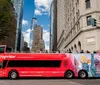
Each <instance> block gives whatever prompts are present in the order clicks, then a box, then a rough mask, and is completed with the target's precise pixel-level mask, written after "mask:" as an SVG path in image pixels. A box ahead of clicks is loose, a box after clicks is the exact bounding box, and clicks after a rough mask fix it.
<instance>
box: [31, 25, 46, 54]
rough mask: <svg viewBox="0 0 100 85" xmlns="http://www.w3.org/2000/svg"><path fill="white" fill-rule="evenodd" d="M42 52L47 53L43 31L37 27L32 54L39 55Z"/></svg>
mask: <svg viewBox="0 0 100 85" xmlns="http://www.w3.org/2000/svg"><path fill="white" fill-rule="evenodd" d="M40 51H42V52H45V44H44V40H43V29H42V27H40V26H35V27H34V33H33V46H32V52H35V53H38V52H40Z"/></svg>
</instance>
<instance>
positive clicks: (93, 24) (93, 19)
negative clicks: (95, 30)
mask: <svg viewBox="0 0 100 85" xmlns="http://www.w3.org/2000/svg"><path fill="white" fill-rule="evenodd" d="M96 25H97V20H96V19H95V18H92V26H96Z"/></svg>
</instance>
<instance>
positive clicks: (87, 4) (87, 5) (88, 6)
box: [85, 0, 91, 9]
mask: <svg viewBox="0 0 100 85" xmlns="http://www.w3.org/2000/svg"><path fill="white" fill-rule="evenodd" d="M90 1H91V0H85V3H86V8H87V9H88V8H90V7H91V2H90Z"/></svg>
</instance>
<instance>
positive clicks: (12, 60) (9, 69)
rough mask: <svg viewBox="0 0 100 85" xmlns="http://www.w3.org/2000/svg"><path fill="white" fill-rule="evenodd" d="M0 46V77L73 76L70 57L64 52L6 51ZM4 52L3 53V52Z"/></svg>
mask: <svg viewBox="0 0 100 85" xmlns="http://www.w3.org/2000/svg"><path fill="white" fill-rule="evenodd" d="M5 47H6V46H1V48H0V51H1V52H0V77H9V78H11V79H16V78H18V77H66V78H72V77H74V76H75V74H74V67H73V68H72V66H71V62H69V61H70V58H69V57H67V56H66V55H65V54H50V53H48V54H45V53H43V54H42V53H40V54H32V53H6V52H5V51H6V48H5ZM4 52H5V53H4Z"/></svg>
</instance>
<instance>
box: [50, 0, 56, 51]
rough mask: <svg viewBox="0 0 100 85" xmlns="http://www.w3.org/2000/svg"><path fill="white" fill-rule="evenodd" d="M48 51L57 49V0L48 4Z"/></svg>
mask: <svg viewBox="0 0 100 85" xmlns="http://www.w3.org/2000/svg"><path fill="white" fill-rule="evenodd" d="M50 21H51V22H50V52H52V51H53V52H55V51H56V50H57V0H53V2H52V3H51V6H50Z"/></svg>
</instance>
